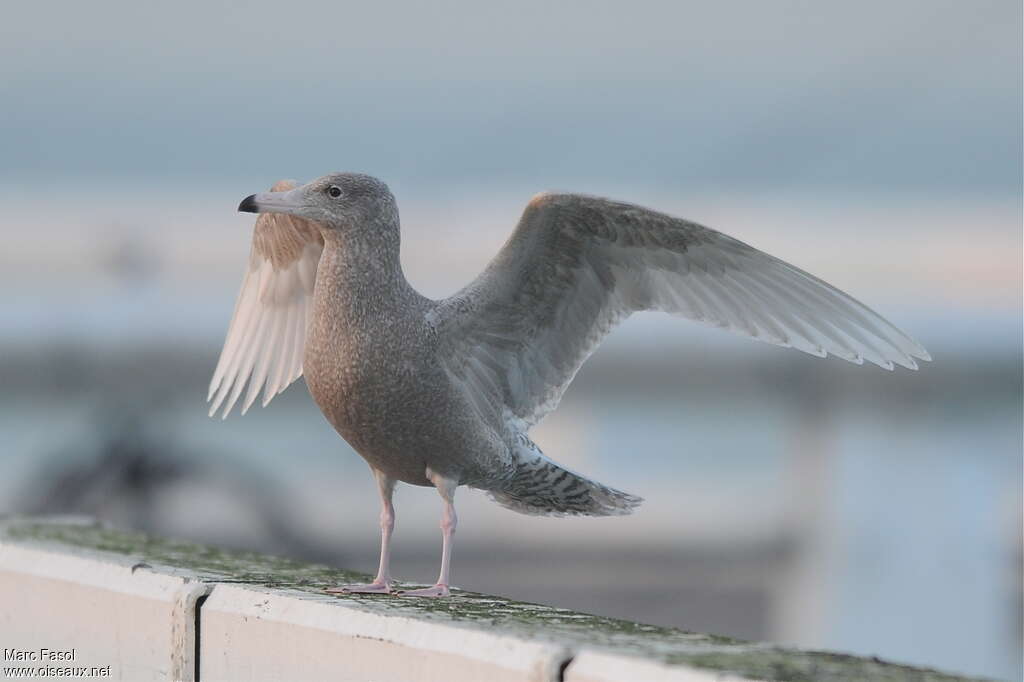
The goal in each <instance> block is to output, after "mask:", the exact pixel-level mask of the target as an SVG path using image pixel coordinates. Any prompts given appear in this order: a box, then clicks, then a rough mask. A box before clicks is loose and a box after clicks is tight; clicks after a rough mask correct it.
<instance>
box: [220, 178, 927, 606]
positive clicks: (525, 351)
mask: <svg viewBox="0 0 1024 682" xmlns="http://www.w3.org/2000/svg"><path fill="white" fill-rule="evenodd" d="M238 210H239V211H247V212H250V213H262V214H264V215H261V216H260V217H259V218H257V220H256V228H255V232H254V235H253V243H252V252H251V255H250V258H249V270H248V272H247V273H246V275H245V278H244V280H243V281H242V290H241V292H240V293H239V296H238V302H237V304H236V306H235V312H234V316H233V317H232V319H231V325H230V327H229V328H228V333H227V339H226V340H225V342H224V349H223V351H222V352H221V356H220V361H219V362H218V364H217V369H216V371H215V373H214V375H213V380H212V381H211V383H210V394H209V398H208V399H209V400H212V402H213V404H212V407H211V409H210V415H211V416H212V415H213V414H214V413H216V412H217V411H218V410H219V409H223V415H224V417H227V415H228V413H230V412H231V409H232V407H234V405H235V404H236V403H237V402H238V400H239V399H240V398H242V391H243V389H244V388H245V386H246V383H248V390H246V391H245V397H244V399H242V413H243V414H244V413H245V411H246V410H248V409H249V407H250V406H251V405H252V403H253V401H254V400H255V399H256V397H257V394H258V393H259V391H260V389H261V388H262V389H263V405H266V404H267V403H268V402H270V400H271V399H272V398H273V397H274V396H275V395H277V394H278V393H280V392H281V391H283V390H284V389H285V388H286V387H287V386H288V385H289V384H290V383H292V382H293V381H295V380H296V379H298V378H299V376H301V375H302V374H305V376H306V384H307V385H308V386H309V391H310V393H311V394H312V396H313V399H314V400H315V401H316V403H317V405H318V406H319V407H320V409H321V411H322V412H323V413H324V416H325V417H326V418H327V420H328V421H329V422H330V423H331V425H332V426H334V428H335V429H336V430H337V431H338V433H339V434H340V435H341V436H342V437H343V438H344V439H345V440H346V441H348V442H349V443H350V444H351V445H352V447H353V448H354V449H355V450H356V451H357V452H358V453H359V454H360V455H362V457H363V458H364V459H366V461H367V463H369V465H370V469H371V470H372V471H373V474H374V476H375V478H376V479H377V487H378V489H379V491H380V497H381V501H382V510H381V515H380V525H381V552H380V568H379V570H378V572H377V577H376V578H375V579H374V581H373V582H372V583H370V584H367V585H347V586H341V587H338V588H334V589H333V590H331V591H337V592H368V593H374V592H390V591H391V589H392V578H391V573H390V571H389V566H388V563H389V562H388V558H389V546H390V540H391V532H392V530H393V528H394V522H395V513H394V508H393V506H392V503H391V497H392V492H393V491H394V487H395V483H396V482H397V481H403V482H405V483H410V484H412V485H421V486H434V487H435V488H436V489H437V491H438V493H440V495H441V499H442V500H443V506H444V509H443V513H442V516H441V532H442V538H443V544H442V551H441V572H440V575H439V576H438V579H437V584H436V585H434V586H433V587H428V588H425V589H420V590H413V591H409V592H405V594H407V595H416V596H433V597H437V596H445V595H447V594H448V593H449V583H448V580H449V570H450V559H451V551H452V536H453V535H454V533H455V525H456V516H455V506H454V495H455V488H456V487H457V486H460V485H468V486H471V487H474V488H479V489H481V490H485V491H487V493H488V494H489V495H490V497H491V498H492V499H494V501H496V502H497V503H498V504H501V505H503V506H505V507H508V508H510V509H513V510H515V511H518V512H521V513H524V514H540V515H549V516H562V515H589V516H606V515H612V514H628V513H629V512H630V511H631V510H632V509H633V508H634V507H636V506H637V505H638V504H640V502H641V499H640V498H639V497H636V496H634V495H630V494H628V493H624V492H622V491H621V490H616V489H614V488H610V487H608V486H605V485H602V484H600V483H598V482H596V481H594V480H592V479H589V478H586V477H585V476H582V475H580V474H577V473H575V472H573V471H569V470H568V469H566V468H564V467H562V466H560V465H559V464H557V463H555V462H554V461H552V460H550V459H548V458H547V457H546V456H544V454H543V453H542V452H541V451H540V449H539V448H538V447H537V446H536V445H535V444H534V443H533V441H531V440H530V438H529V436H528V435H527V432H528V430H529V428H530V427H531V426H532V425H534V424H536V423H537V422H538V421H540V420H541V419H542V418H543V417H544V415H546V414H547V413H548V412H550V411H551V410H553V409H554V408H555V407H556V406H557V405H558V401H559V399H560V398H561V396H562V393H563V392H564V391H565V389H566V387H567V386H568V385H569V382H570V381H572V378H573V376H574V375H575V374H576V372H577V371H578V370H579V368H580V365H582V364H583V362H584V360H586V358H587V357H588V356H589V355H590V354H591V353H592V352H593V351H594V349H595V348H596V347H597V345H598V344H599V343H600V342H601V339H602V338H603V337H604V336H605V334H607V333H608V332H609V331H611V329H612V328H613V327H614V326H615V325H616V324H617V323H618V322H620V321H622V320H623V319H624V318H625V317H627V316H628V315H629V314H631V313H633V312H636V311H639V310H661V311H665V312H669V313H673V314H677V315H682V316H683V317H688V318H690V319H692V320H697V321H699V322H703V323H704V324H708V325H712V326H716V327H721V328H723V329H726V330H729V331H732V332H736V333H738V334H743V335H745V336H749V337H751V338H754V339H758V340H760V341H766V342H768V343H771V344H774V345H777V346H783V347H787V348H796V349H797V350H801V351H804V352H806V353H810V354H812V355H817V356H819V357H825V356H826V355H827V354H829V353H831V354H833V355H836V356H838V357H840V358H843V359H844V360H848V361H850V362H853V363H857V364H862V363H863V362H864V361H865V360H867V361H869V362H872V363H874V364H876V365H879V366H880V367H884V368H885V369H889V370H891V369H893V365H894V364H898V365H902V366H903V367H907V368H909V369H917V363H916V362H915V361H914V358H919V359H922V360H930V359H931V358H930V357H929V355H928V352H927V351H926V350H925V349H924V348H922V347H921V346H920V345H919V344H918V343H917V342H916V341H914V340H913V339H911V338H910V337H909V336H908V335H906V334H905V333H903V332H901V331H900V330H899V329H897V328H896V327H894V326H893V325H892V324H890V323H889V322H887V321H886V320H885V319H883V318H882V317H881V316H879V315H878V314H876V313H875V312H873V311H871V310H870V309H868V308H867V307H866V306H864V305H863V304H862V303H859V302H858V301H856V300H854V299H853V298H851V297H849V296H847V295H846V294H844V293H843V292H841V291H839V290H838V289H835V288H833V287H831V286H829V285H828V284H826V283H825V282H823V281H821V280H820V279H818V278H816V277H814V276H812V275H810V274H808V273H806V272H804V271H803V270H800V269H799V268H796V267H794V266H792V265H789V264H788V263H785V262H783V261H781V260H779V259H777V258H774V257H772V256H769V255H768V254H766V253H763V252H761V251H758V250H757V249H754V248H752V247H750V246H747V245H746V244H744V243H743V242H740V241H738V240H736V239H733V238H732V237H729V236H727V235H724V234H722V233H720V232H716V231H715V230H712V229H709V228H707V227H703V226H701V225H698V224H696V223H691V222H688V221H686V220H681V219H679V218H673V217H671V216H668V215H665V214H663V213H657V212H655V211H651V210H648V209H645V208H641V207H639V206H634V205H632V204H626V203H621V202H617V201H610V200H608V199H600V198H597V197H589V196H581V195H576V194H540V195H537V196H536V197H534V198H533V200H531V201H530V203H529V204H528V205H527V207H526V210H525V211H524V212H523V216H522V218H520V220H519V225H518V226H517V227H516V229H515V231H514V232H513V233H512V236H511V237H510V238H509V240H508V242H506V243H505V246H503V247H502V249H501V251H500V252H499V253H498V255H497V256H495V258H494V260H492V261H491V263H490V264H489V265H488V266H487V268H486V269H485V270H484V272H483V273H482V274H481V275H480V276H479V277H477V278H476V280H474V281H473V282H471V283H470V284H469V285H468V286H466V287H465V288H464V289H462V290H461V291H459V292H458V293H456V294H455V295H454V296H451V297H450V298H446V299H443V300H440V301H435V300H431V299H429V298H426V297H424V296H421V295H420V294H419V293H417V292H416V290H415V289H413V288H412V286H410V285H409V283H408V282H407V281H406V279H405V276H404V275H403V273H402V267H401V264H400V262H399V231H400V230H399V220H398V208H397V206H396V204H395V199H394V197H393V196H392V194H391V192H390V191H389V190H388V188H387V186H386V185H385V184H384V183H383V182H381V181H380V180H377V179H375V178H372V177H369V176H366V175H359V174H354V173H335V174H332V175H327V176H324V177H322V178H320V179H318V180H314V181H313V182H310V183H308V184H306V185H302V186H301V187H296V186H295V184H294V183H291V182H289V181H281V182H279V183H277V184H276V185H274V186H273V188H272V191H270V192H264V193H260V194H254V195H251V196H248V197H246V198H245V199H244V200H243V201H242V203H241V204H240V205H239V207H238Z"/></svg>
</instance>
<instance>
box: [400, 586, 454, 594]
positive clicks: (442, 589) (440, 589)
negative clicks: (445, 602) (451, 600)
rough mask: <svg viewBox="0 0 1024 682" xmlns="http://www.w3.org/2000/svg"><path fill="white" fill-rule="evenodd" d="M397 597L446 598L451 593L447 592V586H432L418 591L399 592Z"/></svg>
mask: <svg viewBox="0 0 1024 682" xmlns="http://www.w3.org/2000/svg"><path fill="white" fill-rule="evenodd" d="M398 596H399V597H448V596H451V592H450V591H449V590H448V586H447V585H440V584H439V585H434V586H433V587H423V588H420V589H418V590H401V591H399V592H398Z"/></svg>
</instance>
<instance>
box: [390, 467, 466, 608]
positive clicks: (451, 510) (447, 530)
mask: <svg viewBox="0 0 1024 682" xmlns="http://www.w3.org/2000/svg"><path fill="white" fill-rule="evenodd" d="M427 477H428V478H429V479H430V480H431V481H432V482H433V483H434V487H435V488H437V492H438V493H440V495H441V499H442V500H443V501H444V512H443V513H442V514H441V538H442V541H441V573H440V575H438V576H437V584H436V585H434V586H433V587H424V588H422V589H419V590H408V591H403V592H399V593H398V594H399V595H401V596H403V597H447V596H448V595H449V594H450V591H449V589H448V587H449V582H448V579H449V576H450V571H451V560H452V538H453V537H454V536H455V526H457V525H458V522H459V519H458V517H457V516H456V515H455V488H456V486H457V485H458V484H457V483H456V482H455V481H453V480H451V479H447V478H444V477H443V476H441V475H440V474H435V473H434V472H432V471H430V470H429V469H427Z"/></svg>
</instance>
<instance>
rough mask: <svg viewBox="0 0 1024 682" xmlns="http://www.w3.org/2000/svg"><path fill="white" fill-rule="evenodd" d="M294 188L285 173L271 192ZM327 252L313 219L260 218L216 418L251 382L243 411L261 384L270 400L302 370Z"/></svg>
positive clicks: (220, 367) (217, 392)
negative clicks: (318, 275)
mask: <svg viewBox="0 0 1024 682" xmlns="http://www.w3.org/2000/svg"><path fill="white" fill-rule="evenodd" d="M294 187H295V184H294V183H292V182H290V181H286V180H282V181H281V182H279V183H276V184H275V185H274V186H273V188H272V191H276V192H281V191H286V190H289V189H293V188H294ZM322 252H323V239H322V237H321V236H320V231H319V229H318V228H317V227H316V225H314V224H313V223H311V222H309V221H307V220H303V219H301V218H296V217H293V216H286V215H281V214H276V213H266V214H262V215H260V216H259V218H257V219H256V226H255V229H254V230H253V241H252V250H251V251H250V255H249V268H248V270H247V271H246V273H245V276H244V277H243V278H242V287H241V290H240V291H239V294H238V299H237V301H236V303H235V311H234V314H233V315H232V317H231V324H230V325H229V326H228V332H227V336H226V338H225V340H224V348H223V350H221V354H220V359H219V360H218V362H217V368H216V369H215V370H214V373H213V378H212V380H211V381H210V391H209V394H208V396H207V400H208V401H210V402H211V405H210V416H211V417H212V416H213V415H214V414H216V413H217V411H218V410H222V416H223V417H224V418H227V416H228V414H230V413H231V410H232V409H233V408H234V406H235V404H236V403H237V402H238V400H239V398H240V397H241V396H242V392H243V390H244V389H245V387H246V385H247V384H248V390H246V391H245V397H244V399H243V400H242V414H245V413H246V411H248V409H249V408H250V407H251V406H252V404H253V402H255V400H256V397H257V396H258V395H259V392H260V389H263V400H262V404H263V405H264V406H266V405H267V404H268V403H269V402H270V401H271V400H273V398H274V396H276V395H277V394H279V393H281V392H282V391H284V389H286V388H287V387H288V385H289V384H291V383H292V382H293V381H295V380H296V379H298V378H299V377H300V376H302V354H303V351H304V349H305V345H306V325H307V324H308V321H309V315H310V308H311V307H312V300H313V287H314V285H315V283H316V270H317V265H318V263H319V262H320V254H321V253H322Z"/></svg>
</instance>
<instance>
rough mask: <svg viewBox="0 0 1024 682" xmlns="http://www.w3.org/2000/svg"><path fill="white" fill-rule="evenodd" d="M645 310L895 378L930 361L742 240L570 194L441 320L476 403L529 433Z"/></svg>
mask: <svg viewBox="0 0 1024 682" xmlns="http://www.w3.org/2000/svg"><path fill="white" fill-rule="evenodd" d="M639 310H662V311H666V312H669V313H674V314H678V315H683V316H685V317H688V318H690V319H693V320H697V321H699V322H703V323H705V324H708V325H712V326H716V327H721V328H723V329H727V330H729V331H732V332H736V333H738V334H744V335H746V336H749V337H752V338H755V339H758V340H760V341H766V342H768V343H772V344H775V345H777V346H784V347H791V348H796V349H798V350H802V351H804V352H806V353H810V354H812V355H817V356H820V357H824V356H825V355H827V354H829V353H832V354H833V355H836V356H838V357H841V358H843V359H844V360H849V361H850V362H854V363H857V364H861V363H863V362H864V360H868V361H869V362H873V363H875V364H876V365H879V366H881V367H884V368H886V369H890V370H891V369H893V363H896V364H899V365H902V366H904V367H908V368H910V369H916V368H917V363H916V362H915V361H914V358H915V357H916V358H920V359H923V360H930V359H931V358H930V356H929V355H928V352H927V351H925V349H924V348H922V347H921V346H920V345H919V344H918V343H917V342H915V341H914V340H913V339H911V338H910V337H909V336H907V335H906V334H905V333H903V332H901V331H900V330H899V329H897V328H896V327H894V326H893V325H892V324H890V323H889V322H887V321H886V320H885V319H883V318H882V317H881V316H879V315H878V314H877V313H875V312H873V311H872V310H870V309H869V308H867V307H866V306H865V305H863V304H862V303H860V302H858V301H856V300H854V299H853V298H851V297H850V296H847V295H846V294H844V293H843V292H841V291H839V290H838V289H835V288H834V287H832V286H830V285H828V284H826V283H825V282H823V281H821V280H820V279H818V278H816V277H814V276H812V275H810V274H808V273H806V272H804V271H803V270H800V269H799V268H796V267H794V266H792V265H789V264H788V263H785V262H783V261H781V260H779V259H777V258H774V257H772V256H769V255H768V254H766V253H763V252H761V251H758V250H757V249H755V248H753V247H751V246H748V245H746V244H744V243H743V242H740V241H738V240H736V239H733V238H732V237H729V236H727V235H724V234H722V233H720V232H716V231H715V230H712V229H709V228H706V227H703V226H701V225H697V224H696V223H691V222H688V221H685V220H680V219H678V218H673V217H671V216H668V215H664V214H661V213H656V212H654V211H650V210H647V209H644V208H641V207H639V206H634V205H631V204H624V203H618V202H614V201H608V200H605V199H599V198H595V197H586V196H579V195H571V194H557V195H556V194H543V195H539V196H538V197H536V198H535V199H534V200H533V201H531V202H530V204H529V205H528V206H527V208H526V211H525V212H524V213H523V217H522V219H521V220H520V222H519V225H518V226H517V227H516V230H515V232H514V233H513V234H512V236H511V238H510V239H509V240H508V242H507V243H506V244H505V246H504V247H503V248H502V250H501V252H500V253H499V254H498V255H497V257H495V259H494V260H493V261H492V262H491V263H490V265H488V267H487V269H486V270H485V271H484V272H483V273H482V274H481V275H480V276H479V277H478V278H477V279H476V280H475V281H474V282H472V283H471V284H470V285H469V286H467V287H466V288H465V289H463V290H462V291H460V292H459V293H457V294H456V295H455V296H453V297H451V298H450V299H447V300H445V301H443V302H442V303H441V304H440V306H439V308H438V310H437V312H436V313H435V314H436V316H437V324H438V326H439V328H441V329H442V330H443V331H444V333H443V334H442V335H441V338H444V339H445V340H446V343H447V344H448V345H447V346H446V347H444V348H443V349H442V353H443V359H444V361H445V363H446V365H447V368H448V370H449V372H451V373H452V374H453V375H454V377H455V378H456V379H457V380H459V381H460V382H461V383H462V384H463V385H464V386H466V387H467V391H468V393H469V395H470V396H471V398H472V399H473V401H474V403H475V405H476V407H477V408H478V409H479V410H481V411H482V412H483V413H486V414H490V415H492V416H493V415H496V414H499V413H503V412H506V413H507V412H510V413H511V415H512V416H513V417H514V418H517V419H519V420H522V423H523V424H524V425H525V426H529V425H532V424H534V423H536V422H537V421H539V420H540V419H541V418H542V417H543V416H544V415H545V414H547V413H548V412H549V411H551V410H552V409H554V408H555V406H557V404H558V401H559V400H560V399H561V396H562V393H563V392H564V391H565V388H566V387H567V386H568V385H569V382H570V381H572V378H573V376H574V375H575V374H576V372H577V370H579V368H580V365H582V364H583V362H584V360H586V358H587V357H588V356H589V355H590V354H591V353H592V352H593V351H594V349H595V348H596V347H597V345H598V343H599V342H600V341H601V339H602V338H603V337H604V336H605V334H607V333H608V332H609V331H611V329H612V328H613V327H614V326H615V325H616V324H617V323H618V322H619V321H621V320H622V319H623V318H624V317H626V316H628V315H629V314H630V313H632V312H635V311H639Z"/></svg>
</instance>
